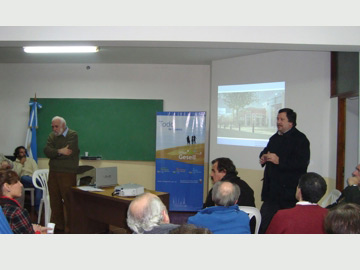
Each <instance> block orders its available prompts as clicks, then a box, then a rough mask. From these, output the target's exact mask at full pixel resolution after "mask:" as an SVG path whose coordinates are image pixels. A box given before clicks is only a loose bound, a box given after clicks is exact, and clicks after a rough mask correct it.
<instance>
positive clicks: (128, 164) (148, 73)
mask: <svg viewBox="0 0 360 270" xmlns="http://www.w3.org/2000/svg"><path fill="white" fill-rule="evenodd" d="M86 66H87V65H82V64H0V114H1V117H0V126H1V127H2V128H0V138H1V140H0V152H2V153H4V154H6V155H9V154H12V153H13V151H14V149H15V147H16V146H18V145H23V144H24V142H25V135H26V128H27V123H28V115H29V105H28V102H29V99H30V98H32V97H34V95H35V93H36V96H37V97H38V98H118V99H163V100H164V111H205V112H206V113H207V134H209V125H208V123H209V112H210V110H209V99H210V93H209V89H210V67H209V66H181V65H121V64H97V65H90V69H89V70H87V69H86ZM99 113H101V112H99ZM114 124H116V123H114ZM49 125H50V123H49ZM70 128H72V129H74V130H76V127H70ZM207 141H208V138H207ZM205 151H206V155H205V159H206V162H207V156H208V154H207V153H208V145H206V149H205ZM80 164H81V165H84V164H86V165H92V166H94V167H97V168H98V167H107V166H117V167H118V182H119V184H125V183H127V182H129V181H131V182H134V183H138V184H141V185H144V187H145V188H148V189H155V162H134V161H86V162H85V161H81V162H80ZM39 167H40V168H47V167H48V160H47V159H39ZM205 168H206V170H207V167H205ZM205 177H207V175H205ZM206 188H207V185H205V186H204V189H206Z"/></svg>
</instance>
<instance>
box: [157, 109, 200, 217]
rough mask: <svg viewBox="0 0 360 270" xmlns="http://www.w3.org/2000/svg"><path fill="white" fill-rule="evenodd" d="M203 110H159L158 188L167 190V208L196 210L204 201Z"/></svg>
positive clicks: (158, 189)
mask: <svg viewBox="0 0 360 270" xmlns="http://www.w3.org/2000/svg"><path fill="white" fill-rule="evenodd" d="M205 132H206V129H205V112H158V113H157V116H156V185H155V188H156V190H157V191H162V192H168V193H169V194H170V206H169V208H170V211H189V212H191V211H198V210H200V209H201V208H202V205H203V186H204V154H205V153H204V152H205V138H206V136H205V135H206V134H205Z"/></svg>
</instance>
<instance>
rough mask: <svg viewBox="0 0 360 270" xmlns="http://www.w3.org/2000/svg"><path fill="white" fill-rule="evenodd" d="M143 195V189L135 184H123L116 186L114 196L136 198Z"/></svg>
mask: <svg viewBox="0 0 360 270" xmlns="http://www.w3.org/2000/svg"><path fill="white" fill-rule="evenodd" d="M143 193H144V187H143V186H140V185H137V184H124V185H120V186H116V187H115V190H114V194H115V195H117V196H124V197H126V196H137V195H140V194H143Z"/></svg>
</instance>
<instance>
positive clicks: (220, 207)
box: [188, 181, 250, 234]
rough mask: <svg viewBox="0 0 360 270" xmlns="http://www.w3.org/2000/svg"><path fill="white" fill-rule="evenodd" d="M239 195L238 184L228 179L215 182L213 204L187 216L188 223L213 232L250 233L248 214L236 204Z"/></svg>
mask: <svg viewBox="0 0 360 270" xmlns="http://www.w3.org/2000/svg"><path fill="white" fill-rule="evenodd" d="M239 195H240V188H239V186H238V185H236V184H233V183H231V182H229V181H219V182H217V183H216V184H215V185H214V187H213V192H212V199H213V201H214V202H215V206H211V207H207V208H205V209H202V210H200V211H199V212H198V213H197V214H196V215H195V216H192V217H189V218H188V223H189V224H194V225H196V226H198V227H202V228H208V229H209V230H210V231H211V232H212V233H214V234H225V233H227V234H250V224H249V223H250V220H249V216H248V214H246V213H245V212H243V211H241V210H240V209H239V206H238V205H237V204H236V202H237V199H238V198H239Z"/></svg>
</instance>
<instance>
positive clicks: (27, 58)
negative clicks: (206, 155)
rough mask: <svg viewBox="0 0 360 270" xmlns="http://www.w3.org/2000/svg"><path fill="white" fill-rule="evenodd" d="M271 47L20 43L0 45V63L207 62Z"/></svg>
mask: <svg viewBox="0 0 360 270" xmlns="http://www.w3.org/2000/svg"><path fill="white" fill-rule="evenodd" d="M269 51H271V50H264V49H246V48H204V47H139V46H99V52H98V53H92V54H27V53H24V52H23V48H22V47H21V46H14V47H7V46H5V47H0V63H89V64H90V63H121V64H179V65H210V64H211V61H214V60H220V59H226V58H234V57H239V56H244V55H252V54H258V53H263V52H269Z"/></svg>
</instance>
